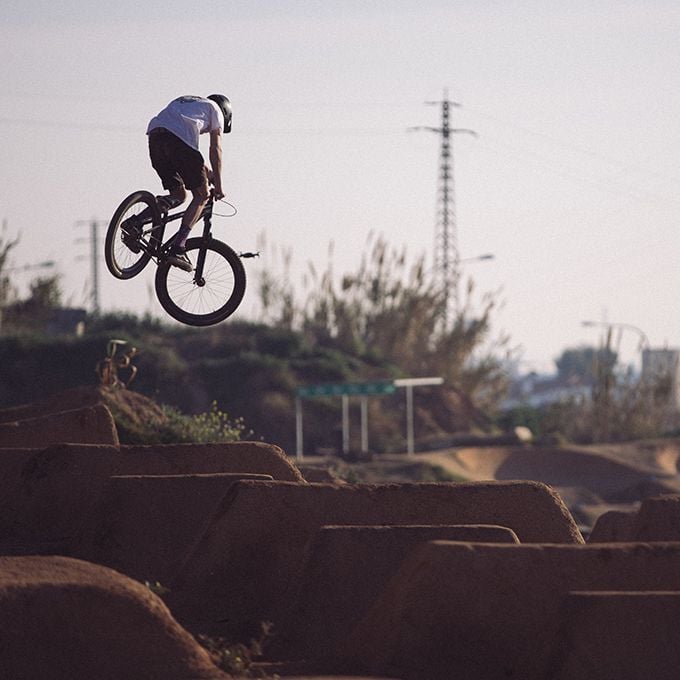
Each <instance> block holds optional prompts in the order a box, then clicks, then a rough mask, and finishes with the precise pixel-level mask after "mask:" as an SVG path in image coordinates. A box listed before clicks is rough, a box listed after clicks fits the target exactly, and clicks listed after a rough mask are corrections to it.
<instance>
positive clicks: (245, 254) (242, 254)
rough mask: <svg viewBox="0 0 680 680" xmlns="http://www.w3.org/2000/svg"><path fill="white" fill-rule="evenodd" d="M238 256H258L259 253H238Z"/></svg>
mask: <svg viewBox="0 0 680 680" xmlns="http://www.w3.org/2000/svg"><path fill="white" fill-rule="evenodd" d="M238 256H239V257H243V258H249V257H260V253H259V252H257V253H239V254H238Z"/></svg>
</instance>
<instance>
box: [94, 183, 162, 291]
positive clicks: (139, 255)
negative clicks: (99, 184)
mask: <svg viewBox="0 0 680 680" xmlns="http://www.w3.org/2000/svg"><path fill="white" fill-rule="evenodd" d="M144 211H146V212H147V214H150V215H151V220H147V221H146V223H145V224H144V225H142V226H141V234H140V235H139V236H138V237H136V238H135V237H134V236H133V237H126V238H127V239H128V243H129V245H126V243H125V242H124V241H123V237H124V235H125V232H124V231H123V226H124V225H125V223H126V221H127V220H129V219H130V218H133V217H135V216H139V215H141V213H142V212H144ZM158 222H159V213H158V207H157V205H156V199H155V197H154V196H153V194H151V193H149V192H148V191H136V192H134V193H133V194H130V195H129V196H128V197H127V198H126V199H125V200H124V201H123V202H122V203H121V204H120V205H119V206H118V209H117V210H116V212H115V213H114V215H113V217H112V218H111V222H110V223H109V228H108V230H107V232H106V243H105V246H104V255H105V259H106V266H107V267H108V269H109V271H110V272H111V273H112V274H113V275H114V276H115V277H116V278H118V279H131V278H132V277H133V276H136V275H137V274H139V272H141V271H142V269H144V267H146V265H147V264H148V262H149V260H150V259H151V255H150V253H149V252H148V248H149V247H150V241H151V233H152V232H151V229H152V225H153V224H158ZM128 224H129V223H128ZM135 251H136V252H135Z"/></svg>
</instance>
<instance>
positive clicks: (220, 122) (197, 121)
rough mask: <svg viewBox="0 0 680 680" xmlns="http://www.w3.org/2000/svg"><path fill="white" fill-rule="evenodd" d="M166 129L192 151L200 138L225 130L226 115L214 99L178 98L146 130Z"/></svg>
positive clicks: (147, 131)
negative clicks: (214, 131)
mask: <svg viewBox="0 0 680 680" xmlns="http://www.w3.org/2000/svg"><path fill="white" fill-rule="evenodd" d="M159 127H164V128H165V129H166V130H170V132H172V133H173V134H174V135H177V136H178V137H179V138H180V139H181V140H182V141H183V142H186V143H187V144H188V145H189V146H190V147H191V148H192V149H196V151H199V148H198V136H199V135H202V134H203V133H205V132H212V131H213V130H220V131H222V130H223V129H224V114H223V113H222V111H221V110H220V107H219V106H218V105H217V104H216V103H215V102H214V101H212V99H204V98H203V97H178V98H177V99H173V100H172V101H171V102H170V103H169V104H168V105H167V106H166V107H165V108H164V109H163V110H162V111H161V112H160V113H159V114H158V115H157V116H154V117H153V118H152V119H151V120H150V121H149V125H148V127H147V128H146V134H147V135H148V134H149V132H151V130H153V129H155V128H159Z"/></svg>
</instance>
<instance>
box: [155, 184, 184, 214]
mask: <svg viewBox="0 0 680 680" xmlns="http://www.w3.org/2000/svg"><path fill="white" fill-rule="evenodd" d="M186 197H187V192H186V189H185V188H184V184H180V185H176V186H173V187H172V188H171V189H170V191H169V193H167V194H166V195H164V196H156V201H157V202H158V207H159V208H160V211H161V212H162V213H163V212H168V211H169V210H172V209H173V208H176V207H177V206H179V205H182V203H184V201H185V200H186Z"/></svg>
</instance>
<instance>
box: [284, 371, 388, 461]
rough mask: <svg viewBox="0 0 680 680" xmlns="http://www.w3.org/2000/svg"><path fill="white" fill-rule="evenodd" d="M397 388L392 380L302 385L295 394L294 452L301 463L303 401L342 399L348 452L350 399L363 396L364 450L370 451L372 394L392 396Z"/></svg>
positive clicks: (343, 431)
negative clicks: (369, 410) (369, 414)
mask: <svg viewBox="0 0 680 680" xmlns="http://www.w3.org/2000/svg"><path fill="white" fill-rule="evenodd" d="M396 390H397V387H396V385H395V383H394V382H393V381H391V380H380V381H375V382H365V383H325V384H321V385H303V386H301V387H298V388H297V390H296V391H295V442H296V445H295V453H296V458H297V459H298V460H302V458H303V457H304V452H303V451H304V446H303V432H302V400H303V399H312V398H314V397H334V396H339V397H342V451H343V453H345V454H346V453H349V397H353V396H360V397H361V398H362V402H361V449H362V452H364V453H365V452H367V451H368V404H367V401H366V397H368V396H369V395H380V394H393V393H394V392H396Z"/></svg>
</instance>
